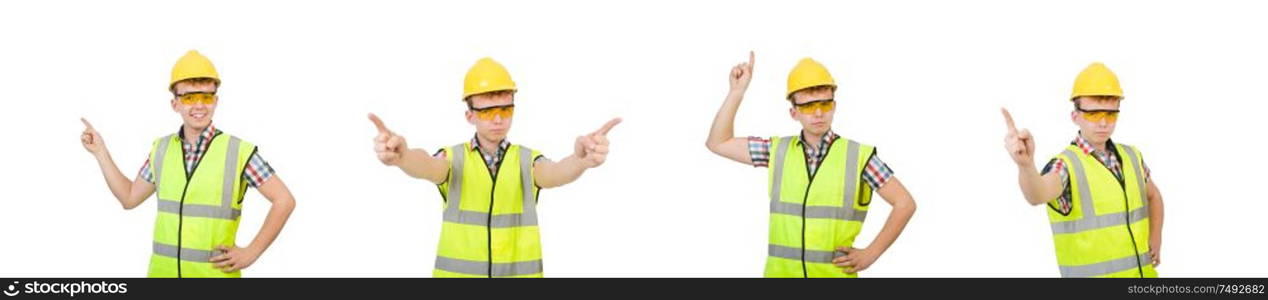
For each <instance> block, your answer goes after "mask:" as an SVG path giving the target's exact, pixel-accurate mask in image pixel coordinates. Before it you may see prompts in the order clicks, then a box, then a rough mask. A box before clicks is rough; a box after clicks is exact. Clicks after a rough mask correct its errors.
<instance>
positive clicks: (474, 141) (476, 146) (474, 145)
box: [471, 135, 511, 153]
mask: <svg viewBox="0 0 1268 300" xmlns="http://www.w3.org/2000/svg"><path fill="white" fill-rule="evenodd" d="M510 147H511V142H508V141H507V140H506V139H502V142H501V143H498V149H497V152H494V153H499V152H503V151H506V148H510ZM471 150H476V151H480V136H479V135H472V136H471Z"/></svg>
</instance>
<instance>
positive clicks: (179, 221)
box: [164, 133, 220, 278]
mask: <svg viewBox="0 0 1268 300" xmlns="http://www.w3.org/2000/svg"><path fill="white" fill-rule="evenodd" d="M217 137H220V134H218V133H217V134H215V135H212V136H211V139H210V140H207V151H211V142H212V141H215V140H216V138H217ZM177 141H179V142H181V143H182V145H181V171H184V172H185V187H184V188H182V189H181V202H180V206H179V207H177V208H176V212H177V213H176V278H183V277H182V276H181V246H182V243H183V242H184V237H183V236H182V231H184V229H185V228H184V227H185V194H187V193H189V183H190V180H191V179H193V178H194V172H197V171H198V165H201V164H202V162H203V158H202V157H199V158H198V161H196V162H194V168H193V170H192V171H190V170H186V169H185V145H183V144H184V140H182V139H180V138H179V137H178V138H177ZM194 143H195V144H197V143H198V142H194ZM195 146H197V145H195ZM164 155H165V156H166V155H167V154H164ZM206 155H207V153H206V152H203V156H206Z"/></svg>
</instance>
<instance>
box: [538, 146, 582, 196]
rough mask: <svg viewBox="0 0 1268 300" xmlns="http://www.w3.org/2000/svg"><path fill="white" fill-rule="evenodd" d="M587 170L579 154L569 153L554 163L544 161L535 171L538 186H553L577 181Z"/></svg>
mask: <svg viewBox="0 0 1268 300" xmlns="http://www.w3.org/2000/svg"><path fill="white" fill-rule="evenodd" d="M585 172H586V166H585V164H584V163H583V162H582V161H581V159H580V158H578V157H577V155H575V154H574V155H569V156H568V157H565V158H564V159H561V160H559V161H558V162H554V163H542V164H541V165H540V167H538V168H537V170H536V171H534V173H535V174H536V175H535V176H534V179H535V181H536V182H537V186H540V187H542V188H552V187H557V186H561V185H565V184H569V183H572V182H573V181H576V180H577V178H580V177H581V174H583V173H585Z"/></svg>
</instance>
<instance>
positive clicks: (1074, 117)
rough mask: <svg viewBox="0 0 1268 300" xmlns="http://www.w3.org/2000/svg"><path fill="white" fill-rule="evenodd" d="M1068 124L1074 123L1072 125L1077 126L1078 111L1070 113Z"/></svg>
mask: <svg viewBox="0 0 1268 300" xmlns="http://www.w3.org/2000/svg"><path fill="white" fill-rule="evenodd" d="M1070 122H1072V123H1074V125H1079V111H1077V110H1071V111H1070Z"/></svg>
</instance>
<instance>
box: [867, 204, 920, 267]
mask: <svg viewBox="0 0 1268 300" xmlns="http://www.w3.org/2000/svg"><path fill="white" fill-rule="evenodd" d="M915 213H916V202H915V201H912V200H911V199H910V198H908V199H904V200H900V201H895V203H894V209H893V210H891V211H890V212H889V218H887V219H885V227H882V228H881V231H880V233H877V234H876V238H875V239H873V240H872V243H871V244H869V245H868V246H867V249H868V250H869V251H873V250H874V251H877V252H876V253H877V255H880V254H881V253H885V250H888V249H889V246H890V245H893V244H894V241H895V240H897V239H898V236H899V235H900V234H902V232H903V229H904V228H906V227H907V222H908V221H911V216H912V215H914V214H915Z"/></svg>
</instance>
